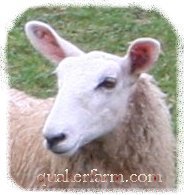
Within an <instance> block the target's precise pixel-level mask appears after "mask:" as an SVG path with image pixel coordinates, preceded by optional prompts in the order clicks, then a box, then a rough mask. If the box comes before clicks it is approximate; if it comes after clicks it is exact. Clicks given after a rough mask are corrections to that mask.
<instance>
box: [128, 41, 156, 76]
mask: <svg viewBox="0 0 184 195" xmlns="http://www.w3.org/2000/svg"><path fill="white" fill-rule="evenodd" d="M151 50H152V48H151V47H150V46H149V45H147V44H140V45H135V46H133V47H132V48H131V51H130V58H131V63H132V64H131V65H132V69H131V70H132V72H137V71H139V70H141V69H144V68H146V66H148V65H149V64H150V62H151Z"/></svg>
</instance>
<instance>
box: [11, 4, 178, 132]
mask: <svg viewBox="0 0 184 195" xmlns="http://www.w3.org/2000/svg"><path fill="white" fill-rule="evenodd" d="M30 20H41V21H44V22H46V23H49V24H51V25H52V26H53V27H54V28H55V29H56V30H57V31H58V32H59V34H60V35H62V36H63V37H64V38H66V39H68V40H70V41H71V42H73V43H74V44H76V45H77V46H78V47H80V48H82V49H83V50H84V51H91V50H104V51H106V52H110V53H114V54H117V55H120V56H123V55H124V54H125V53H126V50H127V47H128V43H129V42H130V41H132V40H134V39H136V38H139V37H153V38H156V39H158V40H159V41H160V42H161V44H162V47H163V52H164V53H163V54H162V55H161V56H160V58H159V61H158V62H157V65H156V66H155V68H154V69H153V70H152V71H151V74H153V75H154V76H155V78H156V80H157V81H158V83H159V86H160V87H161V88H162V90H163V91H164V92H165V93H166V94H168V101H169V104H170V106H171V113H172V116H173V121H174V122H173V126H174V129H176V44H177V37H176V34H175V32H174V30H173V28H172V26H171V25H170V23H169V22H168V21H167V20H166V19H165V18H164V17H163V16H162V15H160V14H159V13H158V12H156V11H145V10H142V9H140V8H137V7H129V8H110V7H107V8H99V7H81V8H80V7H40V8H34V9H29V10H27V11H26V12H24V13H23V14H22V15H21V16H20V17H19V18H18V19H17V20H16V21H15V25H14V27H13V28H12V29H11V30H10V32H9V34H8V44H7V60H8V72H9V75H10V85H11V86H12V87H15V88H18V89H21V90H24V91H26V92H27V93H28V94H31V95H34V96H37V97H41V98H46V97H49V96H53V95H54V94H56V80H55V77H54V76H52V75H51V72H52V70H53V69H54V67H53V66H52V65H51V64H50V63H49V61H47V60H45V59H44V58H43V57H42V56H41V55H40V54H38V53H37V52H36V51H35V49H33V48H32V46H31V45H30V43H29V42H28V40H27V39H26V37H25V33H24V25H25V23H26V22H27V21H30Z"/></svg>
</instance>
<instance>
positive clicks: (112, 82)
mask: <svg viewBox="0 0 184 195" xmlns="http://www.w3.org/2000/svg"><path fill="white" fill-rule="evenodd" d="M116 82H117V81H116V79H115V78H112V77H107V78H105V79H104V80H103V81H102V82H101V83H100V84H99V85H98V86H97V88H106V89H112V88H114V87H115V86H116Z"/></svg>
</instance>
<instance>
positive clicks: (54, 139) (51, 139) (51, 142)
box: [45, 133, 66, 147]
mask: <svg viewBox="0 0 184 195" xmlns="http://www.w3.org/2000/svg"><path fill="white" fill-rule="evenodd" d="M45 139H46V140H47V144H48V145H49V147H53V146H54V145H57V144H58V143H59V142H62V141H64V140H65V139H66V134H64V133H60V134H58V135H54V136H52V137H51V136H50V137H48V136H46V137H45Z"/></svg>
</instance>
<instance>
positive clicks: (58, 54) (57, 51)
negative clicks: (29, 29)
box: [33, 26, 65, 60]
mask: <svg viewBox="0 0 184 195" xmlns="http://www.w3.org/2000/svg"><path fill="white" fill-rule="evenodd" d="M33 32H34V35H35V36H36V37H37V38H38V39H39V47H40V48H41V49H42V50H43V51H44V52H46V53H47V54H48V56H50V57H51V58H54V59H56V60H61V59H63V58H64V57H65V53H64V51H63V50H62V48H61V47H60V45H59V44H58V42H57V40H56V39H55V37H54V36H53V34H52V33H51V32H50V31H49V30H48V29H46V28H44V27H38V26H35V27H34V29H33Z"/></svg>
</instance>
